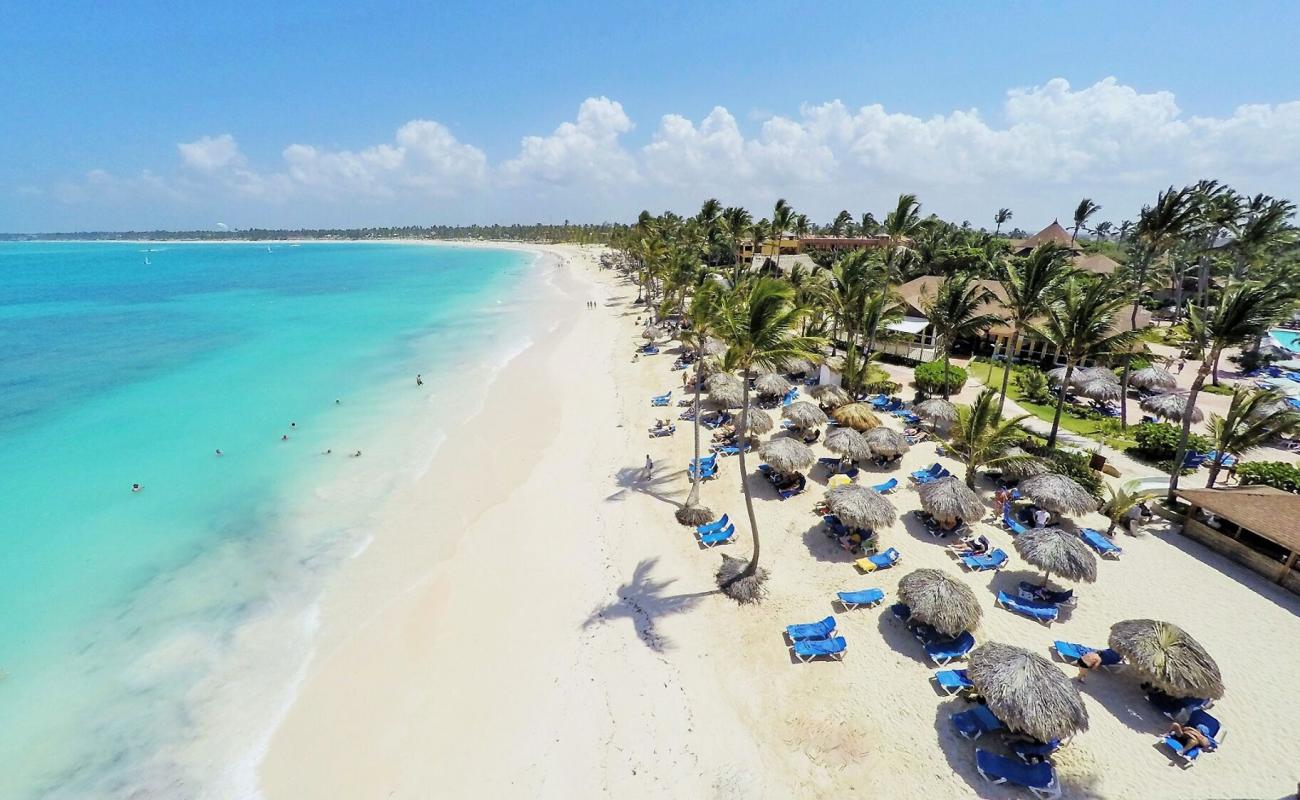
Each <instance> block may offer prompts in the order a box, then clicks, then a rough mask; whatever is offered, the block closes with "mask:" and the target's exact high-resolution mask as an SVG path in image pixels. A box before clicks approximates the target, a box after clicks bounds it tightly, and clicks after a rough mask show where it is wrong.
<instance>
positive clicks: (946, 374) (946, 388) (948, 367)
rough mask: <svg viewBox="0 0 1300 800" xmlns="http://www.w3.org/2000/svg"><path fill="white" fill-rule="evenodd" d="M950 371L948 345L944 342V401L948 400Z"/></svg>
mask: <svg viewBox="0 0 1300 800" xmlns="http://www.w3.org/2000/svg"><path fill="white" fill-rule="evenodd" d="M949 369H951V367H950V366H949V355H948V343H947V342H944V343H943V399H944V400H947V399H948V370H949Z"/></svg>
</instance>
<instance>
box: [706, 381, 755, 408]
mask: <svg viewBox="0 0 1300 800" xmlns="http://www.w3.org/2000/svg"><path fill="white" fill-rule="evenodd" d="M704 388H705V389H708V391H709V403H710V404H711V405H713V406H714V407H715V408H740V407H741V406H742V405H743V404H744V401H745V387H744V385H743V384H742V383H741V382H740V378H737V377H736V376H735V375H732V374H730V373H728V372H719V373H717V374H714V375H710V376H709V378H708V380H706V381H705V382H704Z"/></svg>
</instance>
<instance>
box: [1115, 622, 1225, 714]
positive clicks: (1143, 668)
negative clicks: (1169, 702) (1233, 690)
mask: <svg viewBox="0 0 1300 800" xmlns="http://www.w3.org/2000/svg"><path fill="white" fill-rule="evenodd" d="M1109 643H1110V648H1111V649H1112V650H1114V651H1115V652H1117V653H1119V654H1120V655H1122V656H1124V658H1125V659H1126V660H1127V661H1128V663H1129V665H1130V666H1131V667H1132V668H1133V669H1135V670H1137V671H1138V672H1140V673H1141V674H1142V675H1143V677H1145V678H1146V680H1147V682H1149V683H1152V684H1154V685H1155V686H1156V688H1158V689H1160V690H1161V691H1163V692H1165V693H1166V694H1168V695H1170V696H1172V697H1197V698H1202V699H1206V700H1218V699H1219V698H1220V697H1223V676H1222V675H1220V674H1219V665H1218V664H1216V663H1214V659H1213V658H1210V654H1209V653H1207V652H1205V648H1204V647H1201V644H1200V643H1199V642H1197V641H1196V640H1195V639H1193V638H1192V637H1191V636H1188V635H1187V631H1185V630H1183V629H1182V628H1180V627H1178V626H1177V625H1175V624H1173V623H1172V622H1161V621H1159V620H1154V619H1128V620H1124V621H1123V622H1116V623H1115V624H1114V625H1112V626H1111V627H1110V642H1109Z"/></svg>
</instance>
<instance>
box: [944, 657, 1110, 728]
mask: <svg viewBox="0 0 1300 800" xmlns="http://www.w3.org/2000/svg"><path fill="white" fill-rule="evenodd" d="M966 674H967V676H968V677H969V678H970V681H971V683H973V684H974V685H975V691H977V692H979V693H980V696H981V697H983V698H984V702H985V703H987V704H988V709H989V711H992V712H993V715H994V716H996V717H997V718H998V719H1000V720H1002V721H1003V722H1005V723H1006V725H1007V727H1008V728H1010V729H1011V730H1013V731H1020V732H1021V733H1026V734H1028V735H1030V736H1032V737H1034V738H1035V739H1037V740H1038V741H1040V742H1050V741H1052V740H1053V739H1065V738H1067V737H1070V736H1073V735H1074V734H1076V733H1079V732H1081V731H1086V730H1087V729H1088V709H1087V708H1086V707H1085V706H1084V704H1083V698H1082V697H1080V696H1079V689H1078V688H1077V687H1076V686H1075V685H1074V681H1072V680H1070V678H1069V677H1068V676H1066V674H1065V673H1064V672H1062V671H1061V668H1060V667H1058V666H1057V665H1055V664H1053V663H1052V662H1051V661H1048V660H1047V659H1046V658H1043V657H1042V656H1040V655H1038V654H1037V653H1033V652H1030V651H1028V650H1025V649H1024V648H1021V647H1012V646H1011V645H1009V644H1002V643H1001V642H988V643H987V644H982V645H980V646H979V647H977V648H975V649H974V650H972V651H971V654H970V659H969V660H968V662H967V666H966Z"/></svg>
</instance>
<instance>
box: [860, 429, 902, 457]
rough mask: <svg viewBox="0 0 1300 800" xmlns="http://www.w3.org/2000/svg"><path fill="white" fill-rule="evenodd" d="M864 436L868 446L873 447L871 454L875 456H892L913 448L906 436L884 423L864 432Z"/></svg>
mask: <svg viewBox="0 0 1300 800" xmlns="http://www.w3.org/2000/svg"><path fill="white" fill-rule="evenodd" d="M862 438H863V439H864V440H865V441H866V443H867V446H868V447H870V448H871V454H872V455H874V456H880V457H883V458H892V457H894V456H898V455H902V454H903V453H906V452H907V451H908V450H909V449H911V445H910V444H908V441H907V437H906V436H904V435H903V434H901V433H899V432H898V431H896V430H894V429H893V428H886V427H885V426H883V425H882V426H880V427H879V428H872V429H871V430H869V431H867V432H866V433H864V434H862Z"/></svg>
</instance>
